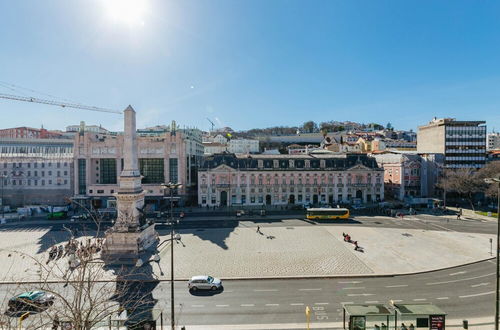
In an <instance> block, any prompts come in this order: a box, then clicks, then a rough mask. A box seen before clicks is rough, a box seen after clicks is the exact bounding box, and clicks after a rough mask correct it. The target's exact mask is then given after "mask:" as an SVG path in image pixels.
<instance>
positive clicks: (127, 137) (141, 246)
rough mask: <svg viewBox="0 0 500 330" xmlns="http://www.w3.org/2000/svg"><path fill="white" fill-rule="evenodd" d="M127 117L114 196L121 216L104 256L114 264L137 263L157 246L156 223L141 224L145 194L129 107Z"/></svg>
mask: <svg viewBox="0 0 500 330" xmlns="http://www.w3.org/2000/svg"><path fill="white" fill-rule="evenodd" d="M124 116H125V127H124V134H123V159H124V167H123V171H122V172H121V173H120V177H119V188H118V192H117V193H116V194H115V197H116V207H117V210H118V215H117V219H116V222H115V225H114V226H113V227H112V228H111V229H110V230H108V232H106V243H105V246H104V249H103V254H102V258H103V259H104V260H105V261H108V262H110V263H114V264H130V263H135V262H136V261H137V259H139V258H140V254H141V253H143V252H144V251H146V250H147V249H149V248H150V247H151V246H153V245H154V243H155V242H156V237H157V234H156V231H155V229H154V224H151V225H149V224H147V223H145V221H142V223H141V218H144V215H143V214H142V209H143V207H144V196H145V192H144V191H143V189H142V184H141V179H142V176H141V174H140V171H139V166H138V163H139V162H138V157H137V132H136V121H135V111H134V109H133V108H132V107H131V106H130V105H129V106H128V107H127V109H125V111H124Z"/></svg>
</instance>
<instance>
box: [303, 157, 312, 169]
mask: <svg viewBox="0 0 500 330" xmlns="http://www.w3.org/2000/svg"><path fill="white" fill-rule="evenodd" d="M304 162H305V167H306V168H310V167H311V161H310V160H308V159H306V160H305V161H304Z"/></svg>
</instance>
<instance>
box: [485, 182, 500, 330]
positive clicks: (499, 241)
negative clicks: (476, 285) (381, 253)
mask: <svg viewBox="0 0 500 330" xmlns="http://www.w3.org/2000/svg"><path fill="white" fill-rule="evenodd" d="M484 182H486V183H496V184H498V194H497V276H496V281H497V286H496V301H495V330H499V329H498V302H499V300H500V298H499V296H498V294H499V291H498V290H499V287H498V284H499V283H498V277H499V276H500V263H499V250H500V178H486V179H484Z"/></svg>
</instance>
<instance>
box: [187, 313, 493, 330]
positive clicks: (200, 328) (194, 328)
mask: <svg viewBox="0 0 500 330" xmlns="http://www.w3.org/2000/svg"><path fill="white" fill-rule="evenodd" d="M304 318H305V317H304ZM462 321H463V320H462V319H456V320H453V319H450V320H448V319H446V329H463V324H462ZM468 321H469V329H474V330H491V329H492V328H494V317H493V316H492V317H485V318H475V319H469V320H468ZM346 326H347V325H346ZM185 327H186V330H226V329H227V330H262V329H269V330H271V329H290V330H292V329H306V322H305V320H304V322H303V323H279V324H278V323H277V324H231V325H224V324H220V325H186V326H185ZM179 329H180V327H179ZM310 329H330V330H343V329H344V328H343V323H342V322H311V323H310ZM389 329H391V330H393V329H394V327H393V326H392V327H391V328H389Z"/></svg>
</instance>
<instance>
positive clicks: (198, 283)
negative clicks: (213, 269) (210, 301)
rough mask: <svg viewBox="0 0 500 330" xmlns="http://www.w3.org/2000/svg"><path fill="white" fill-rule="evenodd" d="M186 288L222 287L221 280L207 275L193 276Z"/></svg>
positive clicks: (213, 288) (210, 288)
mask: <svg viewBox="0 0 500 330" xmlns="http://www.w3.org/2000/svg"><path fill="white" fill-rule="evenodd" d="M188 288H189V290H190V291H196V290H212V291H215V290H220V289H221V288H222V281H221V280H219V279H218V278H214V277H212V276H208V275H198V276H193V277H191V280H189V282H188Z"/></svg>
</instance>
